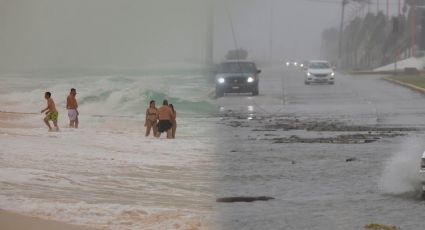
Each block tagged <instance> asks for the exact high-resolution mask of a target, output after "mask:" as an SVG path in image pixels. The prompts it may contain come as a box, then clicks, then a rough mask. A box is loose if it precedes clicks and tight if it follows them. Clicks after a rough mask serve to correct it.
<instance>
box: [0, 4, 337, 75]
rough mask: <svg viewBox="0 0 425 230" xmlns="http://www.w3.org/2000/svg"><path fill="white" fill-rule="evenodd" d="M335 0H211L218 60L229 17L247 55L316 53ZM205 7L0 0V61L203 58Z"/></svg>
mask: <svg viewBox="0 0 425 230" xmlns="http://www.w3.org/2000/svg"><path fill="white" fill-rule="evenodd" d="M329 2H330V3H329ZM332 2H335V3H332ZM338 2H339V1H338V0H328V1H322V0H317V2H315V1H314V0H213V3H214V16H215V20H214V31H215V33H214V51H215V53H214V55H215V60H216V61H219V60H221V59H222V58H223V57H224V55H225V53H226V51H227V50H228V49H232V48H235V46H236V45H235V42H234V39H233V36H232V30H231V21H232V22H233V25H234V29H235V34H236V43H237V45H238V46H239V47H242V48H245V49H247V50H249V51H250V58H252V59H258V60H269V59H270V57H271V55H272V56H273V58H274V59H275V60H280V59H282V61H283V60H286V59H288V58H292V59H310V58H317V57H318V56H319V51H320V42H321V32H322V30H323V29H324V28H325V27H329V26H337V25H338V21H339V15H340V4H339V3H338ZM206 8H207V7H206V0H0V67H1V68H7V67H10V68H16V67H17V68H21V67H22V68H28V67H29V68H33V67H35V68H38V67H120V68H121V67H122V68H127V67H131V68H134V67H136V68H137V67H143V66H148V65H151V64H157V63H194V64H202V63H203V62H204V56H205V51H206V48H205V44H206V40H207V39H206V34H207V33H206V30H207V27H206V24H207V23H206V22H207V20H206V15H208V13H207V12H208V11H207V9H206ZM227 12H229V14H228V13H227ZM229 15H230V17H229ZM271 43H272V46H271V45H270V44H271Z"/></svg>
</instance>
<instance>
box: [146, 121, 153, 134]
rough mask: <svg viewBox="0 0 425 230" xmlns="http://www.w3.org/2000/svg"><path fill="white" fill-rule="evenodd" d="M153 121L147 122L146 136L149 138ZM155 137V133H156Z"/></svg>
mask: <svg viewBox="0 0 425 230" xmlns="http://www.w3.org/2000/svg"><path fill="white" fill-rule="evenodd" d="M151 128H152V121H147V122H146V136H147V137H148V136H149V135H150V134H151ZM154 135H155V132H154Z"/></svg>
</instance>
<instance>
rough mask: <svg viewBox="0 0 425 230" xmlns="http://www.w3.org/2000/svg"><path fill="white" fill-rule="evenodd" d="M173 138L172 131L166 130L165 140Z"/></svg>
mask: <svg viewBox="0 0 425 230" xmlns="http://www.w3.org/2000/svg"><path fill="white" fill-rule="evenodd" d="M172 138H173V130H172V129H171V128H170V129H168V130H167V139H172Z"/></svg>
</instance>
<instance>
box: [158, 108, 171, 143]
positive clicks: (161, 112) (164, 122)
mask: <svg viewBox="0 0 425 230" xmlns="http://www.w3.org/2000/svg"><path fill="white" fill-rule="evenodd" d="M157 117H158V120H159V122H158V133H157V135H156V137H160V136H161V133H164V132H166V133H167V138H168V139H171V138H173V136H172V126H173V124H172V120H173V119H174V114H173V111H172V110H171V108H170V106H168V101H167V100H164V102H163V103H162V106H161V108H159V109H158V115H157Z"/></svg>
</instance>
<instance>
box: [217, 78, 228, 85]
mask: <svg viewBox="0 0 425 230" xmlns="http://www.w3.org/2000/svg"><path fill="white" fill-rule="evenodd" d="M217 81H218V83H220V84H223V83H224V82H225V81H226V80H225V79H224V77H220V78H219V79H218V80H217Z"/></svg>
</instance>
